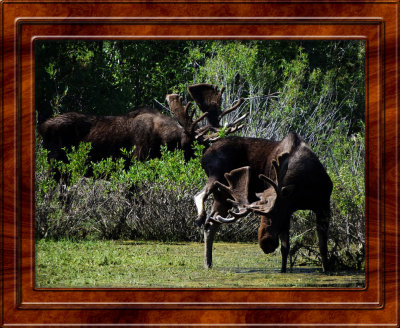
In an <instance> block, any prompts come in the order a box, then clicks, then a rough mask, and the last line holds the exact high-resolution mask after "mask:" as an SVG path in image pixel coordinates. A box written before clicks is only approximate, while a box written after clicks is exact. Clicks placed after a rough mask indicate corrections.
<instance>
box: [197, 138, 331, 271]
mask: <svg viewBox="0 0 400 328" xmlns="http://www.w3.org/2000/svg"><path fill="white" fill-rule="evenodd" d="M202 166H203V168H204V170H205V172H206V174H207V176H208V181H207V183H206V185H205V187H204V188H203V189H202V190H201V191H200V192H199V193H198V194H197V195H196V196H195V197H194V200H195V203H196V206H197V210H198V218H197V223H198V225H203V224H204V225H205V227H204V239H205V260H204V264H205V267H206V268H210V267H211V266H212V245H213V240H214V236H215V234H216V231H217V230H218V227H219V226H220V225H221V224H222V223H230V222H235V221H236V220H238V219H240V218H242V217H244V216H245V215H247V214H248V213H250V212H253V213H256V214H260V215H261V221H260V226H259V229H258V242H259V245H260V247H261V249H262V250H263V251H264V253H271V252H273V251H274V250H275V249H276V248H277V247H278V245H279V239H280V240H281V253H282V266H281V272H286V265H287V257H288V254H289V227H290V218H291V215H292V214H293V212H295V211H297V210H305V209H309V210H312V211H314V212H315V213H316V225H317V234H318V240H319V249H320V253H321V259H322V268H323V271H326V270H327V269H328V268H327V265H328V259H327V238H328V226H329V217H330V196H331V192H332V182H331V179H330V178H329V176H328V174H327V173H326V171H325V169H324V167H323V165H322V164H321V162H320V161H319V159H318V157H317V156H316V155H315V154H314V153H313V152H312V150H311V149H310V147H309V146H308V145H307V144H306V143H305V141H304V140H303V139H302V138H301V137H299V136H298V135H297V134H296V133H289V134H288V135H287V136H286V137H285V138H284V139H283V140H281V141H271V140H266V139H257V138H246V137H227V138H224V139H220V140H218V141H217V142H215V143H214V144H213V145H211V146H210V147H209V148H208V149H207V150H206V151H205V153H204V154H203V157H202ZM211 193H212V194H213V196H214V202H213V206H212V210H211V213H210V215H209V216H208V217H207V214H206V211H205V208H204V201H205V200H206V199H207V197H208V196H209V195H210V194H211Z"/></svg>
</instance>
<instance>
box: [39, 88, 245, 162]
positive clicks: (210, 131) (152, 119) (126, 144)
mask: <svg viewBox="0 0 400 328" xmlns="http://www.w3.org/2000/svg"><path fill="white" fill-rule="evenodd" d="M223 90H224V88H222V89H221V91H218V88H217V87H215V86H213V85H210V84H203V83H201V84H196V85H191V86H189V87H188V91H189V94H190V95H191V96H192V97H193V99H194V100H195V102H196V103H198V104H199V107H200V109H201V110H202V111H203V114H202V115H201V116H200V117H199V118H198V119H196V120H193V114H194V112H195V111H194V110H193V111H192V113H191V114H190V113H189V108H190V105H191V103H188V104H186V106H184V105H183V102H182V97H180V96H179V95H177V94H170V95H167V96H166V100H167V102H168V104H169V107H170V109H171V111H172V112H173V114H174V116H175V118H173V117H169V116H166V115H163V114H161V113H160V112H158V111H157V110H155V109H152V108H146V107H144V108H140V109H137V110H135V111H133V112H130V113H129V114H127V115H124V116H95V115H88V114H80V113H75V112H69V113H65V114H61V115H59V116H56V117H53V118H50V119H48V120H47V121H45V122H44V123H42V124H41V125H40V126H39V132H40V134H41V135H42V137H43V145H44V147H45V148H46V149H48V150H49V159H52V158H54V159H57V160H63V161H66V160H67V159H66V154H65V151H64V150H63V148H64V147H65V148H69V147H71V146H76V145H78V144H79V143H80V142H90V143H91V144H92V150H91V152H90V158H91V160H93V161H98V160H101V159H104V158H107V157H114V158H118V157H120V156H121V155H122V154H121V148H126V149H128V150H129V149H131V148H132V147H133V146H135V150H134V155H135V157H136V158H137V159H139V160H145V159H146V158H155V157H159V156H160V155H161V152H160V146H161V145H164V146H166V147H167V149H169V150H173V149H176V148H178V149H182V150H183V151H184V155H185V159H186V160H188V159H189V158H190V157H191V156H192V155H193V149H192V146H193V141H194V140H197V141H198V142H199V143H203V144H205V145H207V146H208V145H209V143H210V142H212V141H215V140H217V139H218V131H219V130H220V129H221V126H220V124H219V121H220V120H221V118H222V117H223V116H224V115H225V114H226V113H228V112H231V111H233V110H235V109H236V108H238V106H239V105H240V104H241V103H242V101H243V100H242V99H241V100H239V101H238V102H237V103H236V104H235V105H234V106H233V107H232V108H230V109H227V110H226V111H224V112H221V110H220V106H221V96H222V93H223ZM205 109H210V110H211V111H210V112H207V111H205ZM205 117H207V119H208V120H209V122H210V124H208V125H205V126H203V127H200V128H199V127H198V123H199V122H200V121H201V120H203V119H204V118H205ZM243 118H244V117H242V118H241V119H243ZM239 122H240V120H236V121H235V122H232V123H231V124H230V125H228V126H227V127H226V130H227V131H226V132H227V133H231V132H233V131H235V130H237V129H239V128H240V127H241V126H239V125H238V124H239Z"/></svg>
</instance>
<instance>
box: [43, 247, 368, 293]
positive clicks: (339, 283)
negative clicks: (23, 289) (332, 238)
mask: <svg viewBox="0 0 400 328" xmlns="http://www.w3.org/2000/svg"><path fill="white" fill-rule="evenodd" d="M203 246H204V245H203V244H201V243H160V242H147V241H146V242H140V241H80V242H72V241H57V242H55V241H46V240H40V241H38V242H37V243H36V286H37V287H133V288H136V287H179V288H181V287H194V288H207V287H252V288H254V287H331V286H333V287H362V286H363V285H364V281H365V280H364V279H365V276H364V272H335V273H331V274H329V275H326V274H322V273H321V270H320V268H319V267H316V266H312V265H305V266H301V267H294V268H293V272H291V273H287V274H281V273H279V269H280V263H281V256H280V252H279V251H276V252H275V253H274V254H271V255H265V254H263V253H262V252H261V250H260V249H259V247H258V245H257V244H252V243H215V246H214V268H213V269H212V270H206V269H204V268H203Z"/></svg>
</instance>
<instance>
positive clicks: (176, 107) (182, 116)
mask: <svg viewBox="0 0 400 328" xmlns="http://www.w3.org/2000/svg"><path fill="white" fill-rule="evenodd" d="M166 100H167V102H168V105H169V108H170V109H171V111H172V113H173V114H174V116H175V117H176V119H177V120H178V122H179V124H180V125H181V126H182V127H183V128H184V129H185V131H186V132H187V133H189V134H190V135H192V134H193V133H194V131H195V129H196V126H197V124H198V123H199V122H200V121H201V120H203V119H204V118H205V117H206V116H207V115H208V112H205V113H203V114H202V115H201V116H200V117H199V118H197V119H196V120H194V121H193V116H194V113H195V110H193V111H192V113H191V114H190V113H189V109H190V107H191V105H192V103H191V102H188V103H187V104H186V105H185V106H184V105H183V98H182V97H181V96H179V95H178V94H169V95H167V96H166Z"/></svg>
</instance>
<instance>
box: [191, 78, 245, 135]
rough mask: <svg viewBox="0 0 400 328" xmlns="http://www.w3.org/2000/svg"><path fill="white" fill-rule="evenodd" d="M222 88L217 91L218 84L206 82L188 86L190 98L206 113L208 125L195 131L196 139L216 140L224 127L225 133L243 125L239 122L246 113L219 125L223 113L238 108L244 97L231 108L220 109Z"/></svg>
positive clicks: (225, 113)
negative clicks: (223, 125) (223, 124)
mask: <svg viewBox="0 0 400 328" xmlns="http://www.w3.org/2000/svg"><path fill="white" fill-rule="evenodd" d="M224 90H225V88H224V87H222V88H221V90H219V91H218V86H215V85H212V84H207V83H199V84H194V85H190V86H188V92H189V94H190V96H191V97H192V99H193V100H194V101H195V102H196V104H197V106H199V108H200V110H201V111H202V112H203V113H208V115H207V121H208V125H206V126H204V127H202V128H200V129H198V130H197V131H196V139H198V140H202V141H203V142H207V141H210V142H212V141H216V140H218V139H219V138H220V133H219V131H220V130H221V129H224V133H225V134H226V135H227V134H230V133H233V132H235V131H238V130H239V129H241V128H242V127H243V124H239V123H240V122H241V121H243V120H244V119H245V118H246V117H247V115H248V113H245V114H244V115H242V116H241V117H239V118H238V119H236V120H235V121H234V122H231V123H229V124H228V125H226V126H225V127H222V126H221V124H220V121H221V119H222V118H223V117H224V116H225V115H227V114H229V113H231V112H233V111H234V110H236V109H237V108H239V106H240V105H241V104H242V103H243V101H244V99H243V98H241V99H239V100H238V101H237V102H236V103H235V104H234V105H233V106H232V107H231V108H229V109H226V110H224V111H221V103H222V94H223V93H224ZM209 132H211V134H208V133H209Z"/></svg>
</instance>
